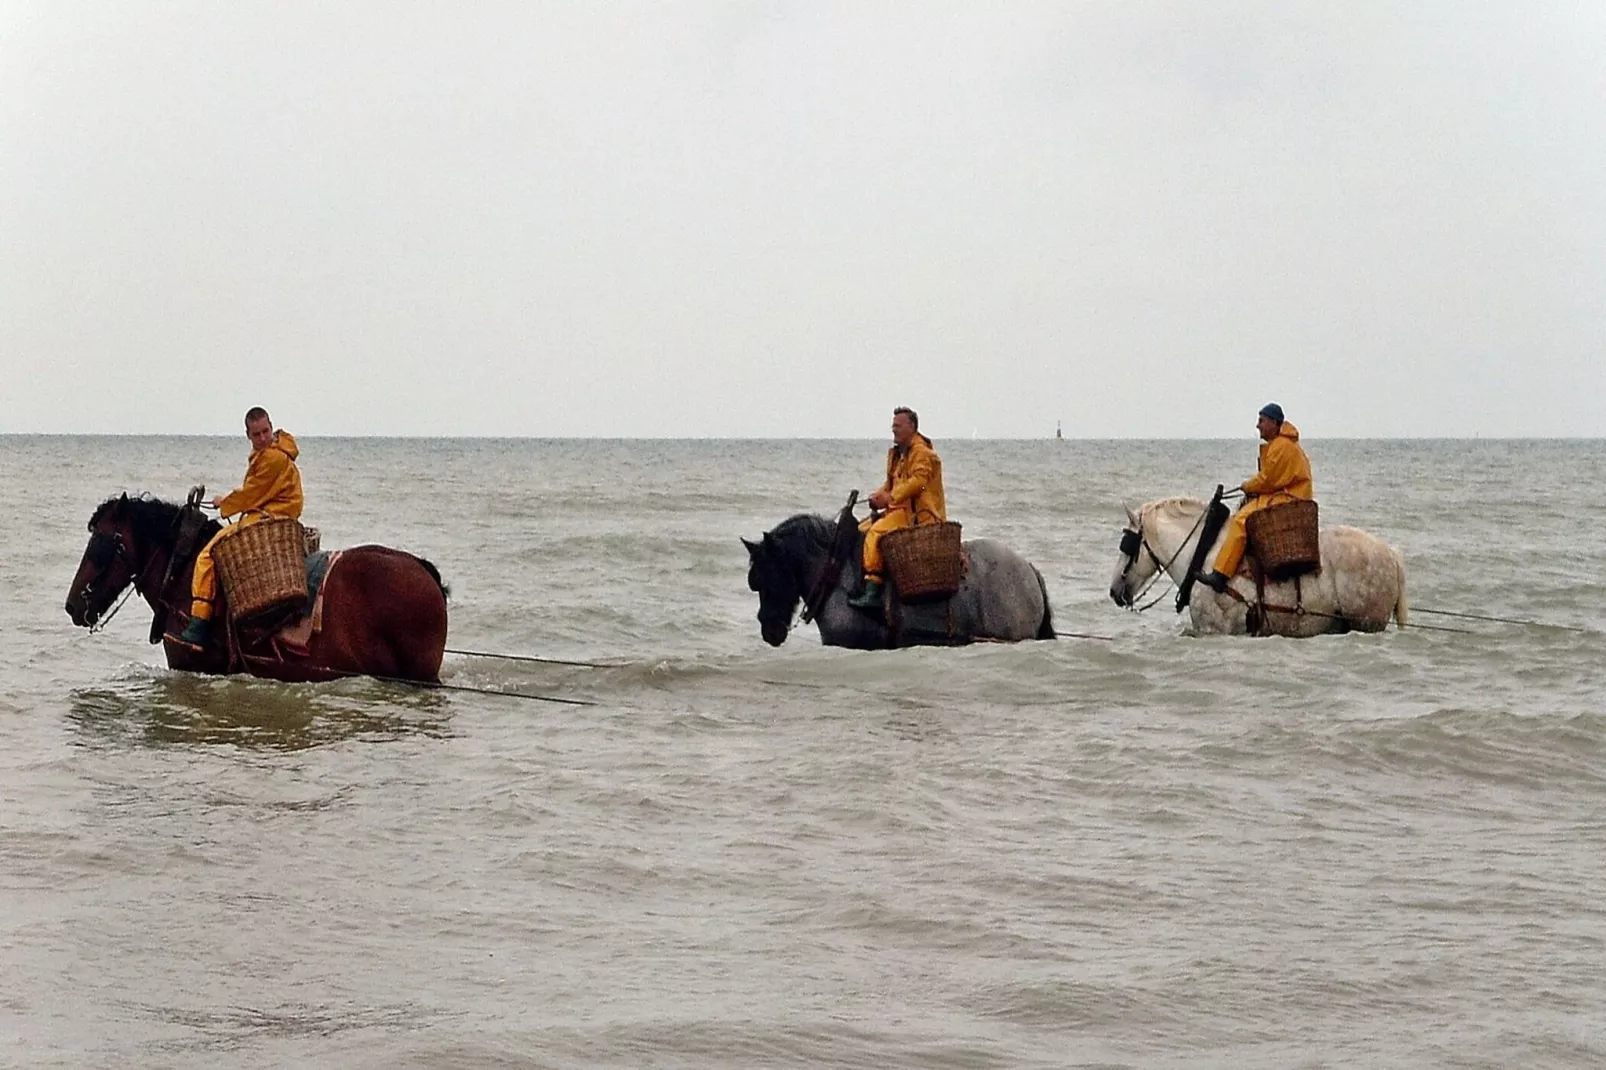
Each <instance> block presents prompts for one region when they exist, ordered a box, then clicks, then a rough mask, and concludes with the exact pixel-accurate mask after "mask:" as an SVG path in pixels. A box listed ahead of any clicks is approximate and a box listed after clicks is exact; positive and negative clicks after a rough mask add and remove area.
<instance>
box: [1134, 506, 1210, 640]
mask: <svg viewBox="0 0 1606 1070" xmlns="http://www.w3.org/2000/svg"><path fill="white" fill-rule="evenodd" d="M1151 504H1152V503H1151ZM1208 515H1210V510H1209V509H1206V510H1204V511H1203V512H1201V513H1200V514H1199V519H1198V520H1195V521H1194V522H1193V527H1192V528H1189V529H1188V533H1187V534H1186V535H1184V536H1183V537H1182V541H1181V542H1179V543H1178V544H1177V550H1176V553H1174V554H1172V555H1171V558H1170V560H1167V561H1161V560H1160V555H1159V554H1157V553H1155V552H1154V547H1152V546H1150V545H1149V537H1148V536H1147V535H1146V534H1144V523H1143V515H1142V514H1141V513H1140V514H1139V516H1138V530H1136V531H1133V530H1131V529H1130V528H1128V529H1126V530H1124V531H1122V532H1121V553H1122V555H1123V556H1124V557H1125V558H1126V565H1125V566H1124V567H1123V568H1122V569H1121V578H1122V579H1126V575H1127V573H1128V572H1131V571H1132V566H1133V565H1135V564H1137V563H1138V553H1139V551H1140V550H1141V551H1142V552H1143V553H1146V554H1148V555H1149V560H1151V561H1153V562H1154V565H1155V569H1154V575H1152V576H1150V577H1149V579H1148V582H1146V583H1145V584H1144V585H1143V589H1142V590H1140V591H1138V593H1137V594H1134V595H1132V596H1131V597H1130V598H1128V599H1127V600H1126V607H1127V608H1128V609H1130V610H1132V611H1133V612H1135V613H1142V612H1143V611H1144V610H1146V609H1152V608H1154V607H1155V606H1156V605H1158V604H1159V603H1160V599H1162V598H1164V597H1165V596H1166V595H1167V594H1168V593H1169V592H1170V588H1167V589H1166V590H1164V591H1161V592H1160V593H1159V594H1158V595H1156V596H1155V597H1154V599H1153V601H1150V602H1149V603H1147V604H1145V605H1141V606H1140V605H1138V604H1137V603H1138V602H1140V601H1142V599H1143V598H1144V596H1145V595H1147V594H1148V593H1149V590H1150V588H1152V587H1153V586H1154V585H1155V584H1156V583H1159V582H1160V577H1161V576H1164V577H1166V578H1167V579H1170V578H1171V566H1172V565H1173V564H1175V563H1176V560H1177V558H1178V557H1180V556H1181V554H1182V550H1183V548H1184V547H1186V546H1187V545H1188V540H1189V539H1191V538H1193V533H1194V532H1196V531H1198V530H1199V527H1200V525H1202V524H1203V523H1204V520H1205V517H1206V516H1208Z"/></svg>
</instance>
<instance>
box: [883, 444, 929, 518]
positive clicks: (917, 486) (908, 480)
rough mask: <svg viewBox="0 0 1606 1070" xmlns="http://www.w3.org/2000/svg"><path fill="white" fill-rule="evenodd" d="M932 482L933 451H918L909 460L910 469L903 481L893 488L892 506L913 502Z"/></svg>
mask: <svg viewBox="0 0 1606 1070" xmlns="http://www.w3.org/2000/svg"><path fill="white" fill-rule="evenodd" d="M930 481H931V451H930V450H916V451H915V452H914V453H913V454H912V455H911V456H910V458H909V467H908V469H907V470H906V474H905V475H904V477H903V479H902V480H901V481H900V482H899V483H898V485H897V486H896V487H893V488H892V504H893V505H902V504H903V503H904V502H908V501H913V500H914V499H915V498H916V497H918V496H919V494H920V492H921V491H923V490H925V489H926V484H927V483H928V482H930Z"/></svg>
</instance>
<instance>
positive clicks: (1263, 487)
mask: <svg viewBox="0 0 1606 1070" xmlns="http://www.w3.org/2000/svg"><path fill="white" fill-rule="evenodd" d="M1296 464H1297V462H1296V461H1295V459H1294V450H1293V443H1291V442H1289V441H1288V440H1287V439H1285V438H1282V437H1280V436H1279V437H1278V438H1276V439H1274V440H1272V443H1271V445H1270V446H1269V447H1267V449H1266V460H1265V463H1264V464H1263V465H1261V468H1260V471H1258V472H1256V473H1255V474H1254V475H1252V476H1250V477H1249V478H1248V479H1246V480H1244V482H1243V490H1244V493H1245V494H1271V493H1273V492H1274V491H1279V490H1284V489H1286V488H1287V487H1289V486H1290V485H1292V484H1293V482H1294V479H1295V477H1296V476H1297V473H1296V472H1295V471H1294V469H1295V466H1296Z"/></svg>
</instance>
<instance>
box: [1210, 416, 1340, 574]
mask: <svg viewBox="0 0 1606 1070" xmlns="http://www.w3.org/2000/svg"><path fill="white" fill-rule="evenodd" d="M1255 428H1256V430H1258V431H1259V432H1260V437H1261V440H1262V442H1261V446H1260V470H1259V471H1258V472H1256V473H1255V474H1254V475H1252V476H1250V477H1249V478H1248V479H1246V480H1244V481H1243V483H1242V484H1240V485H1239V487H1238V489H1239V490H1241V491H1242V492H1243V494H1244V503H1243V505H1242V506H1240V507H1239V509H1238V511H1237V512H1236V513H1234V514H1233V515H1232V521H1231V522H1230V523H1229V524H1228V525H1227V537H1226V540H1225V541H1223V542H1222V544H1221V551H1220V552H1219V553H1217V554H1216V564H1215V568H1214V570H1213V571H1210V572H1206V573H1201V574H1200V576H1199V582H1200V583H1202V584H1204V585H1205V586H1206V587H1209V588H1210V589H1211V590H1213V591H1216V592H1217V593H1220V592H1223V591H1225V590H1226V589H1227V581H1228V580H1230V579H1231V578H1232V576H1233V574H1234V573H1236V572H1237V571H1238V565H1239V564H1240V563H1241V562H1242V561H1243V558H1244V549H1245V547H1246V546H1248V544H1249V533H1248V524H1249V518H1250V517H1251V516H1253V515H1254V514H1255V513H1258V512H1259V511H1260V510H1262V509H1269V508H1271V507H1272V506H1274V505H1280V504H1282V503H1283V502H1289V501H1293V500H1295V499H1296V498H1297V499H1301V500H1304V501H1310V500H1311V499H1312V498H1313V497H1315V493H1314V490H1313V488H1312V486H1311V479H1310V458H1309V457H1306V456H1305V451H1304V449H1303V448H1301V446H1300V445H1299V429H1298V428H1297V427H1295V426H1294V425H1293V424H1291V423H1289V422H1288V421H1286V420H1284V419H1283V409H1282V406H1281V405H1278V404H1277V403H1276V402H1273V403H1271V404H1269V405H1267V406H1266V407H1265V408H1263V409H1261V410H1260V419H1259V420H1258V421H1256V424H1255Z"/></svg>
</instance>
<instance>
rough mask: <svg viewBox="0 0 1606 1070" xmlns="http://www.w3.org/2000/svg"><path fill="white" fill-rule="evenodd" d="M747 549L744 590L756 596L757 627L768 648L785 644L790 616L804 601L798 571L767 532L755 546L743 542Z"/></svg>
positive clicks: (790, 626)
mask: <svg viewBox="0 0 1606 1070" xmlns="http://www.w3.org/2000/svg"><path fill="white" fill-rule="evenodd" d="M742 545H743V546H745V547H747V558H748V565H747V586H748V589H749V590H752V591H756V592H758V626H759V631H760V634H762V635H763V636H764V641H765V642H766V643H768V644H769V645H770V646H780V645H781V644H782V643H784V642H786V636H787V633H788V632H790V631H791V630H792V614H794V613H796V612H797V604H798V602H800V601H802V599H803V590H802V587H801V586H800V585H799V584H798V581H797V571H796V569H794V568H793V567H792V564H791V562H790V561H789V560H788V559H787V553H786V550H785V548H784V547H783V546H782V544H781V542H780V541H779V540H777V539H776V538H775V533H774V532H771V531H766V532H765V533H764V537H763V538H762V539H760V540H759V541H758V542H751V541H749V540H747V539H745V538H744V539H743V540H742Z"/></svg>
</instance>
